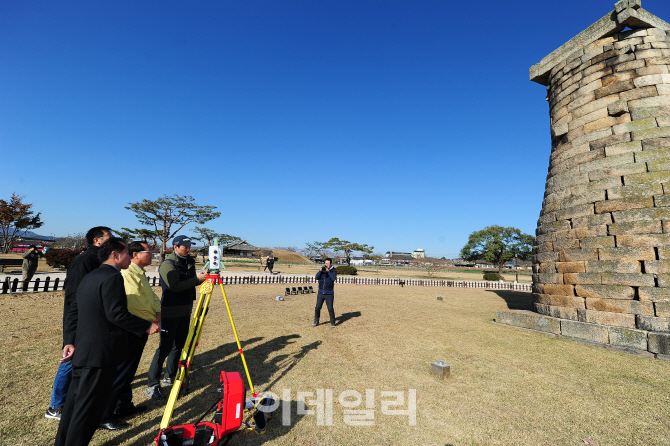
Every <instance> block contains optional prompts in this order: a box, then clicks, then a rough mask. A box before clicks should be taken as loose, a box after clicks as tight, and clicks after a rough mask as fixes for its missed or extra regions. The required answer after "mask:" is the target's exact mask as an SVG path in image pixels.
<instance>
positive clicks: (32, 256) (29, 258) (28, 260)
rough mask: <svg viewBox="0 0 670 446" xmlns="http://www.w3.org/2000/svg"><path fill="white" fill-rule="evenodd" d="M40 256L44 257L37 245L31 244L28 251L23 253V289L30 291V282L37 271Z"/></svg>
mask: <svg viewBox="0 0 670 446" xmlns="http://www.w3.org/2000/svg"><path fill="white" fill-rule="evenodd" d="M40 257H44V254H43V253H42V251H40V250H39V249H37V246H35V245H30V247H29V249H28V251H26V253H25V254H23V267H22V268H21V269H22V270H23V271H22V272H23V291H28V284H29V283H30V280H31V279H32V278H33V276H34V275H35V271H37V264H38V262H39V260H40Z"/></svg>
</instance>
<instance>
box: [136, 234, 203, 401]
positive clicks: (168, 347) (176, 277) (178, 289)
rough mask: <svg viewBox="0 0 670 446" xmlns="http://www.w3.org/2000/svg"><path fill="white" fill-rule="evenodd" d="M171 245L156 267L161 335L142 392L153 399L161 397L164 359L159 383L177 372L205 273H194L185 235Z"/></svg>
mask: <svg viewBox="0 0 670 446" xmlns="http://www.w3.org/2000/svg"><path fill="white" fill-rule="evenodd" d="M172 245H173V247H174V252H173V253H172V254H170V255H168V256H167V257H166V258H165V261H164V262H163V263H162V264H161V266H160V268H159V270H158V271H159V273H160V284H161V288H162V289H163V296H162V297H161V334H160V342H159V345H158V348H157V349H156V353H155V354H154V359H153V360H152V361H151V366H150V367H149V373H148V380H147V389H146V390H145V392H144V394H145V395H146V396H148V397H149V398H151V399H154V400H162V399H165V394H163V391H162V389H161V382H160V379H161V373H162V371H163V361H165V358H167V365H166V367H165V376H164V377H163V381H162V384H163V385H164V386H171V385H172V383H173V381H174V378H175V376H176V375H177V364H178V363H179V356H180V355H181V350H182V348H184V344H186V338H188V330H189V326H190V322H191V310H192V309H193V301H194V300H195V295H196V292H195V288H196V287H197V286H198V285H199V284H200V283H202V282H204V280H205V279H206V278H207V274H205V273H204V272H200V273H197V272H196V270H195V260H194V259H193V257H191V256H190V255H189V252H191V240H190V239H189V238H188V237H186V236H185V235H178V236H177V237H175V238H174V239H173V240H172Z"/></svg>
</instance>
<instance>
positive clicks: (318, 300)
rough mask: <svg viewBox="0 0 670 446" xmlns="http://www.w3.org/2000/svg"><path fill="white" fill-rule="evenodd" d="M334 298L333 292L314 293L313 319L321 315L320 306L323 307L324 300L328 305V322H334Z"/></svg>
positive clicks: (317, 318)
mask: <svg viewBox="0 0 670 446" xmlns="http://www.w3.org/2000/svg"><path fill="white" fill-rule="evenodd" d="M334 299H335V295H334V294H321V293H319V294H317V295H316V307H315V308H314V320H317V321H318V320H319V317H320V316H321V307H323V301H324V300H325V301H326V306H327V307H328V314H330V323H331V324H335V310H334V309H333V300H334Z"/></svg>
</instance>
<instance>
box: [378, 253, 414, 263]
mask: <svg viewBox="0 0 670 446" xmlns="http://www.w3.org/2000/svg"><path fill="white" fill-rule="evenodd" d="M384 257H385V259H384V260H388V261H389V262H391V263H396V264H398V263H411V262H412V260H414V257H413V256H412V254H410V253H409V252H394V251H389V252H387V253H386V255H385V256H384Z"/></svg>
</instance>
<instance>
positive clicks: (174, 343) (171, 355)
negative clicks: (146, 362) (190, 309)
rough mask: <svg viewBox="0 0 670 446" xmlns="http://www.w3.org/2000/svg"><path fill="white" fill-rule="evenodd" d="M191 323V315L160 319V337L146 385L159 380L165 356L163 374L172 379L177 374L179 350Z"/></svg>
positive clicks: (151, 385) (184, 341) (152, 384)
mask: <svg viewBox="0 0 670 446" xmlns="http://www.w3.org/2000/svg"><path fill="white" fill-rule="evenodd" d="M190 324H191V315H188V316H182V317H164V318H163V319H161V330H165V331H161V334H160V336H161V338H160V343H159V344H158V348H157V349H156V353H155V354H154V359H153V361H151V367H149V379H148V382H147V385H148V386H149V387H153V386H155V385H156V384H158V383H159V382H160V379H161V377H160V375H161V372H162V371H163V361H165V358H167V364H166V366H165V374H166V375H167V376H169V377H170V378H172V379H174V377H175V375H176V374H177V364H178V363H179V356H180V355H181V350H182V348H184V344H186V338H188V329H189V325H190Z"/></svg>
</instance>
